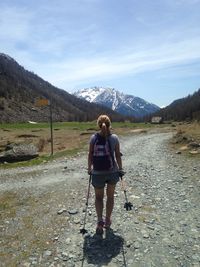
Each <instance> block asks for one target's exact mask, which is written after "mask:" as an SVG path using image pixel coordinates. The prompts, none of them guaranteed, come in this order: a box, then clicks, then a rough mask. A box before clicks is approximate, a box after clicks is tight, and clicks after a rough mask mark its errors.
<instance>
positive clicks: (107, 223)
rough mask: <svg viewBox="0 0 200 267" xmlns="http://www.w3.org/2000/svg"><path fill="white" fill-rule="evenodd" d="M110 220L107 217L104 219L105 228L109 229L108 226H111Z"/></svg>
mask: <svg viewBox="0 0 200 267" xmlns="http://www.w3.org/2000/svg"><path fill="white" fill-rule="evenodd" d="M111 223H112V222H111V220H110V219H109V218H106V219H105V223H104V227H105V228H106V229H109V228H110V226H111Z"/></svg>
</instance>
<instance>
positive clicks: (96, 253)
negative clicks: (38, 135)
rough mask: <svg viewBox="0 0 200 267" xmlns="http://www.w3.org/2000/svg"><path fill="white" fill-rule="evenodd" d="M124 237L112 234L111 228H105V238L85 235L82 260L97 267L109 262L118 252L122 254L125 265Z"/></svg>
mask: <svg viewBox="0 0 200 267" xmlns="http://www.w3.org/2000/svg"><path fill="white" fill-rule="evenodd" d="M123 244H124V239H123V238H122V237H121V236H119V235H116V234H114V232H113V230H112V229H109V230H106V232H105V238H104V237H103V236H99V235H96V234H95V235H93V236H85V237H84V245H83V261H82V266H84V261H85V260H87V262H88V263H89V264H95V265H97V266H98V267H101V266H102V265H106V264H108V263H109V262H111V260H112V258H115V257H116V256H117V255H118V254H120V253H121V254H122V256H123V261H124V267H126V266H127V265H126V259H125V254H124V248H123Z"/></svg>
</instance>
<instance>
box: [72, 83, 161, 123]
mask: <svg viewBox="0 0 200 267" xmlns="http://www.w3.org/2000/svg"><path fill="white" fill-rule="evenodd" d="M74 95H75V96H77V97H79V98H81V99H85V100H87V101H89V102H90V103H99V104H102V105H104V106H107V107H109V108H111V109H112V110H114V111H117V112H119V113H120V114H123V115H126V116H134V117H136V118H139V117H143V116H145V115H148V114H151V113H154V112H156V111H157V110H159V109H160V108H159V107H158V106H156V105H154V104H150V103H148V102H147V101H145V100H144V99H142V98H139V97H135V96H133V95H125V94H123V93H121V92H119V91H117V90H115V89H114V88H109V87H106V88H103V87H92V88H85V89H82V90H79V91H77V92H75V93H74Z"/></svg>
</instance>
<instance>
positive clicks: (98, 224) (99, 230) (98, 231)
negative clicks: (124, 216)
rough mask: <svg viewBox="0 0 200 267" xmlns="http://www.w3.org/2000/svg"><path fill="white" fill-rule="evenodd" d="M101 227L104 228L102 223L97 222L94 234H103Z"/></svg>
mask: <svg viewBox="0 0 200 267" xmlns="http://www.w3.org/2000/svg"><path fill="white" fill-rule="evenodd" d="M103 226H104V222H103V221H99V222H98V223H97V228H96V234H97V235H102V234H103Z"/></svg>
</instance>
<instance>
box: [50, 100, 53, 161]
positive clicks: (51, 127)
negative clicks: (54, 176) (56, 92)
mask: <svg viewBox="0 0 200 267" xmlns="http://www.w3.org/2000/svg"><path fill="white" fill-rule="evenodd" d="M49 111H50V132H51V156H52V155H53V118H52V104H51V100H49Z"/></svg>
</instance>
